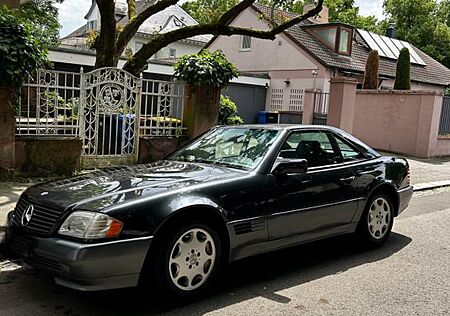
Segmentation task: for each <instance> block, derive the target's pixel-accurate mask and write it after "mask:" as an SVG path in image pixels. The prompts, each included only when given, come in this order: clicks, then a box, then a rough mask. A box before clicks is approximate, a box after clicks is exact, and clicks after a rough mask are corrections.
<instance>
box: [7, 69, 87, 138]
mask: <svg viewBox="0 0 450 316" xmlns="http://www.w3.org/2000/svg"><path fill="white" fill-rule="evenodd" d="M80 79H81V74H80V73H68V72H61V71H54V70H38V71H37V72H36V75H35V76H34V77H31V76H30V77H29V78H28V82H27V83H25V84H24V85H23V87H22V88H21V89H20V93H19V95H18V97H17V98H16V99H15V100H14V102H13V107H14V109H15V111H16V135H26V136H36V137H41V136H66V137H76V136H78V135H79V131H80V124H79V122H80V120H79V119H80V110H79V109H80V93H81V89H80Z"/></svg>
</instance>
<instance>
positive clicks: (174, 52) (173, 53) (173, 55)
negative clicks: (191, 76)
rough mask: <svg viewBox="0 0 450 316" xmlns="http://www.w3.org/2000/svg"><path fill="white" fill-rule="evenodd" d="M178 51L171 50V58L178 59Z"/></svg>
mask: <svg viewBox="0 0 450 316" xmlns="http://www.w3.org/2000/svg"><path fill="white" fill-rule="evenodd" d="M176 57H177V50H176V49H175V48H169V58H176Z"/></svg>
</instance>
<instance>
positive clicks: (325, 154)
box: [279, 132, 337, 167]
mask: <svg viewBox="0 0 450 316" xmlns="http://www.w3.org/2000/svg"><path fill="white" fill-rule="evenodd" d="M279 156H280V157H282V158H297V159H306V160H307V161H308V165H309V166H310V167H319V166H326V165H332V164H335V163H337V160H336V157H337V155H336V153H335V152H334V150H333V146H332V145H331V141H330V137H329V136H328V134H327V133H322V132H294V133H292V134H291V135H289V137H288V138H287V140H286V142H285V143H284V144H283V146H282V148H281V151H280V154H279Z"/></svg>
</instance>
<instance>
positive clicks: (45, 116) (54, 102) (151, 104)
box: [14, 69, 184, 137]
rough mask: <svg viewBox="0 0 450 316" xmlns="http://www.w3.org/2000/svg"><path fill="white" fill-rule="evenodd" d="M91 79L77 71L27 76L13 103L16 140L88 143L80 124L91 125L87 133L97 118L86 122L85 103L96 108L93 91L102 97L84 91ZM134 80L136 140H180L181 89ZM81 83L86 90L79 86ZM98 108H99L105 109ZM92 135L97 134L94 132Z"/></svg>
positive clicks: (166, 83)
mask: <svg viewBox="0 0 450 316" xmlns="http://www.w3.org/2000/svg"><path fill="white" fill-rule="evenodd" d="M91 77H92V78H93V76H92V75H90V74H89V73H86V74H85V73H83V71H82V69H81V71H80V73H73V72H63V71H55V70H42V69H41V70H38V71H37V72H36V74H35V75H34V76H30V77H29V79H28V82H26V83H25V84H24V85H23V87H22V88H21V90H20V93H19V95H18V97H17V98H16V100H15V103H14V108H15V111H16V135H25V136H35V137H47V136H65V137H85V136H86V135H90V136H91V137H92V135H91V134H92V133H91V134H89V133H90V132H89V131H88V132H87V133H86V131H85V130H83V126H84V125H83V122H84V123H86V122H87V121H89V122H90V124H87V125H86V126H87V127H89V126H90V127H92V126H94V125H95V124H96V123H95V120H98V119H99V115H97V113H96V115H95V116H92V117H91V116H89V115H90V114H89V113H91V114H92V112H89V111H88V112H89V113H88V112H86V111H85V106H86V104H84V103H86V102H87V100H88V99H87V97H88V96H89V95H90V96H91V97H93V98H95V99H96V100H97V101H98V102H100V101H101V98H100V97H99V96H98V95H95V96H94V95H92V93H97V90H98V93H101V92H105V93H106V92H107V91H103V90H102V89H96V90H92V89H91V90H89V88H88V86H89V84H87V83H89V82H88V81H89V80H91V79H89V78H91ZM96 78H97V77H96ZM116 79H117V80H120V76H118V77H117V78H115V79H114V78H109V79H108V83H109V84H112V85H114V84H115V83H114V80H116ZM86 80H88V81H86ZM95 80H100V81H101V80H102V78H100V77H98V78H97V79H95ZM136 80H138V81H139V83H140V87H141V92H140V99H139V100H136V101H135V102H136V105H139V109H136V112H135V113H136V114H137V117H139V126H138V130H139V135H141V136H152V137H155V136H179V135H181V134H182V132H183V124H182V119H183V104H184V85H183V84H182V83H180V82H171V81H158V80H149V79H142V78H141V79H139V78H137V79H136ZM83 82H85V84H82V83H83ZM91 84H93V82H92V83H91ZM120 84H123V83H120V82H119V86H120ZM111 91H112V90H111ZM83 96H85V97H84V98H83ZM117 97H118V95H116V96H113V95H111V98H112V99H111V100H113V99H114V98H117ZM116 101H117V100H116ZM102 104H103V103H102ZM102 104H99V106H100V107H104V106H103V105H102ZM89 106H92V105H89ZM120 109H121V108H120V107H117V109H112V111H115V110H117V111H116V112H117V113H116V114H117V116H120V115H126V113H125V114H124V113H120ZM109 112H111V111H109ZM109 112H108V113H109ZM93 119H94V121H93ZM93 124H94V125H93ZM100 125H102V124H100ZM91 132H92V131H91ZM93 132H94V133H95V134H98V133H97V132H98V131H97V130H95V131H93ZM95 137H97V136H95Z"/></svg>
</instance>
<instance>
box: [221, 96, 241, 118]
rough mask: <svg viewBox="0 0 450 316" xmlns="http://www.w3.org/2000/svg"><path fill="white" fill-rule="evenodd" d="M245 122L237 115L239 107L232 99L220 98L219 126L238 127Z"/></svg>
mask: <svg viewBox="0 0 450 316" xmlns="http://www.w3.org/2000/svg"><path fill="white" fill-rule="evenodd" d="M243 123H244V120H243V119H242V118H241V117H240V116H239V115H237V106H236V103H234V102H233V101H232V100H231V99H230V98H228V97H225V96H223V95H221V96H220V107H219V124H224V125H238V124H243Z"/></svg>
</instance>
